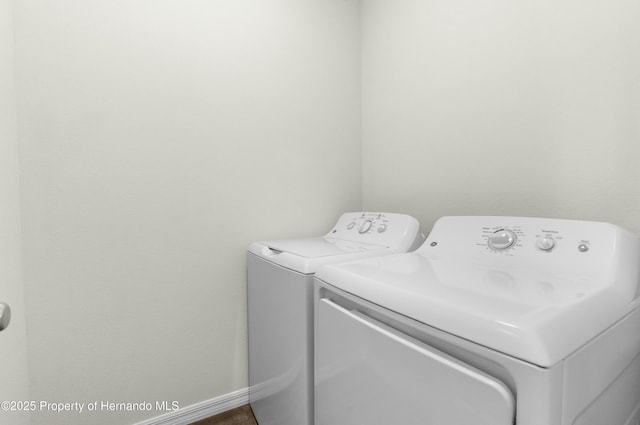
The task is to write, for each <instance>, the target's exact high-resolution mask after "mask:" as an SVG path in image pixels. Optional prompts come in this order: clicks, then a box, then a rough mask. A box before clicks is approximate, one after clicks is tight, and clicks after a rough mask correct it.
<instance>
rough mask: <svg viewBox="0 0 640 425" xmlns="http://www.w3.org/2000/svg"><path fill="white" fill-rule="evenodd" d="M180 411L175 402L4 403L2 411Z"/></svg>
mask: <svg viewBox="0 0 640 425" xmlns="http://www.w3.org/2000/svg"><path fill="white" fill-rule="evenodd" d="M178 409H180V403H179V402H177V401H175V400H173V401H166V400H163V401H154V402H150V401H140V402H112V401H92V402H79V401H74V402H51V401H45V400H42V401H33V400H31V401H2V402H0V411H5V412H26V411H29V412H36V411H37V412H75V413H84V412H172V411H174V410H178Z"/></svg>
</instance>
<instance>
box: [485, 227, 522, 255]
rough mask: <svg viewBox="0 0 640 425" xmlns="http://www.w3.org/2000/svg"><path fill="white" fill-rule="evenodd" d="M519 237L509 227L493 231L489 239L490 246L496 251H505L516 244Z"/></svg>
mask: <svg viewBox="0 0 640 425" xmlns="http://www.w3.org/2000/svg"><path fill="white" fill-rule="evenodd" d="M517 240H518V237H517V236H516V234H515V233H514V232H513V231H512V230H509V229H500V230H497V231H495V232H493V234H492V235H490V236H489V238H488V239H487V244H488V245H489V248H491V249H493V250H495V251H504V250H507V249H509V248H511V247H512V246H514V245H515V244H516V241H517Z"/></svg>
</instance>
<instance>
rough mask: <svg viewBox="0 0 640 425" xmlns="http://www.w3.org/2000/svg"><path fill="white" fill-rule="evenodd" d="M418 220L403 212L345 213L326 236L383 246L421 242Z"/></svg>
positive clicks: (413, 244)
mask: <svg viewBox="0 0 640 425" xmlns="http://www.w3.org/2000/svg"><path fill="white" fill-rule="evenodd" d="M419 229H420V225H419V224H418V221H417V220H416V219H415V218H413V217H411V216H408V215H405V214H395V213H382V212H357V213H345V214H343V215H342V216H341V217H340V219H338V222H337V223H336V225H335V226H334V228H333V230H332V231H331V232H330V233H329V234H327V235H326V236H327V237H332V238H336V239H344V240H349V241H357V242H363V243H370V244H376V245H383V246H394V245H396V244H398V243H406V241H407V240H409V239H411V242H410V243H411V245H412V246H414V248H415V247H416V245H415V244H416V240H417V244H419V243H420V242H422V239H421V237H420V230H419Z"/></svg>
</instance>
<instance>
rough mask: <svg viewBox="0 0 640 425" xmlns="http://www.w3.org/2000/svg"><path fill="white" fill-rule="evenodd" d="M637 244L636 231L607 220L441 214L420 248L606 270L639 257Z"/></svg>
mask: <svg viewBox="0 0 640 425" xmlns="http://www.w3.org/2000/svg"><path fill="white" fill-rule="evenodd" d="M637 244H638V238H637V237H636V236H635V235H634V234H632V233H631V232H629V231H627V230H625V229H623V228H622V227H619V226H616V225H613V224H609V223H603V222H593V221H579V220H563V219H551V218H533V217H497V216H460V217H442V218H441V219H439V220H438V221H437V222H436V223H435V225H434V226H433V229H432V230H431V233H430V234H429V237H428V238H427V240H426V241H425V243H424V244H423V245H422V246H421V247H420V249H419V250H418V252H420V253H423V254H425V255H455V256H458V257H466V258H474V257H475V258H477V259H478V260H481V261H483V262H484V261H491V263H493V264H496V265H499V264H508V265H512V266H518V267H534V268H535V267H539V266H543V267H545V268H546V269H548V268H549V267H551V268H553V269H554V270H566V271H567V272H572V273H573V272H577V271H578V272H584V273H594V272H597V273H599V274H601V275H607V274H611V273H613V272H612V271H613V270H616V269H618V270H620V267H627V265H628V264H631V263H632V262H634V261H635V260H634V258H632V257H633V255H632V254H631V256H630V255H629V254H627V253H634V252H635V251H636V250H637ZM638 254H639V255H640V253H638ZM627 257H629V258H627Z"/></svg>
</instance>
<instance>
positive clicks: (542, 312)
mask: <svg viewBox="0 0 640 425" xmlns="http://www.w3.org/2000/svg"><path fill="white" fill-rule="evenodd" d="M639 277H640V242H639V240H638V238H637V237H636V236H634V235H633V234H631V233H630V232H628V231H626V230H624V229H622V228H620V227H617V226H614V225H611V224H607V223H596V222H582V221H570V220H555V219H540V218H519V217H444V218H442V219H440V220H439V221H438V222H437V223H436V224H435V225H434V227H433V229H432V231H431V233H430V235H429V236H428V238H427V240H426V241H425V242H424V244H423V245H422V246H421V247H420V248H419V249H418V250H417V251H415V252H413V253H407V254H398V255H392V256H386V257H381V258H373V259H366V260H361V261H353V262H348V263H343V264H340V265H327V266H324V267H322V268H320V269H319V270H318V272H317V275H316V290H315V302H316V318H315V323H316V344H315V347H316V355H315V362H316V365H315V385H316V388H315V397H316V403H315V407H316V410H315V412H316V413H315V417H316V425H358V424H362V425H365V424H366V425H387V424H389V423H403V424H425V425H451V424H474V425H477V424H486V425H512V424H516V425H570V424H572V425H603V424H607V425H637V424H638V423H639V422H640V385H639V384H638V383H639V382H640V309H639V308H638V307H639V306H640V300H639V298H638V295H639V286H638V282H639Z"/></svg>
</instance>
